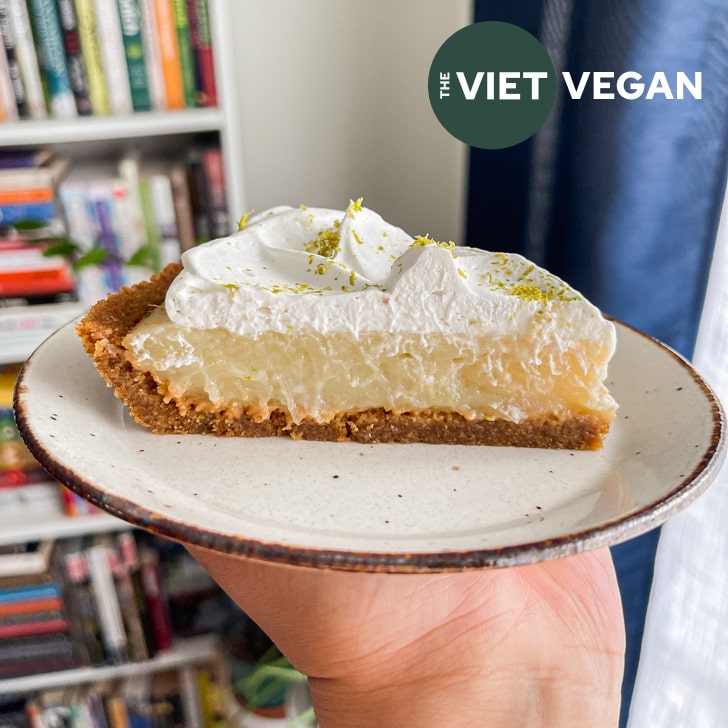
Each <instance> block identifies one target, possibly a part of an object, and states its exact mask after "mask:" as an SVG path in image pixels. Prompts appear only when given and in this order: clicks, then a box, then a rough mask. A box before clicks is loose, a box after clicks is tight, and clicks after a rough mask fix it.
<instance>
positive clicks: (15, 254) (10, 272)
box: [0, 206, 76, 298]
mask: <svg viewBox="0 0 728 728" xmlns="http://www.w3.org/2000/svg"><path fill="white" fill-rule="evenodd" d="M2 209H3V208H2V207H1V206H0V210H2ZM45 250H46V246H45V245H42V244H38V243H29V244H27V245H25V246H24V247H22V248H19V249H16V250H13V249H6V250H3V248H2V245H1V241H0V297H5V298H9V297H20V296H35V295H47V294H56V293H70V292H73V291H75V290H76V279H75V277H74V275H73V269H72V268H71V264H70V263H69V261H68V260H67V259H66V258H65V257H64V256H61V255H55V256H47V255H45Z"/></svg>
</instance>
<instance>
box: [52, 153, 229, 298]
mask: <svg viewBox="0 0 728 728" xmlns="http://www.w3.org/2000/svg"><path fill="white" fill-rule="evenodd" d="M59 198H60V203H61V208H62V211H63V215H64V218H65V221H66V225H67V233H68V237H69V238H70V239H71V240H72V241H73V242H74V243H76V244H78V245H80V246H81V248H82V249H88V248H91V247H92V246H96V247H98V248H101V249H103V250H104V251H105V253H106V259H105V260H104V262H103V264H101V265H96V266H87V267H84V268H83V269H82V270H80V271H79V272H78V276H77V280H78V286H79V295H80V298H81V301H82V303H83V304H84V305H85V306H89V305H91V304H93V303H95V302H96V301H98V300H99V299H101V298H103V297H104V296H106V294H107V293H109V292H113V291H116V290H118V289H119V288H120V287H121V286H122V285H131V284H133V283H135V282H137V281H138V280H140V279H143V278H147V277H148V276H149V274H150V273H151V272H153V271H155V270H159V269H161V268H162V267H164V266H165V265H166V264H167V263H170V262H176V261H179V258H180V253H181V252H183V251H184V250H187V249H188V248H190V247H192V246H194V245H195V244H197V243H198V242H200V241H203V240H209V239H210V238H212V237H220V236H224V235H228V234H230V232H231V224H230V218H229V215H228V210H227V202H226V199H227V198H226V191H225V179H224V173H223V165H222V155H221V151H220V148H219V147H214V146H205V147H199V148H193V149H191V150H190V151H189V152H188V154H187V159H186V161H183V162H179V161H167V160H162V159H160V160H150V159H145V160H144V161H140V160H139V158H138V157H137V156H135V155H132V154H129V155H127V156H125V157H123V158H122V159H121V160H120V161H119V162H118V163H117V162H113V163H109V164H107V165H104V164H100V163H92V164H89V165H77V166H76V167H75V168H74V169H73V170H71V172H70V173H69V174H68V176H67V177H66V178H65V179H64V180H63V182H62V183H61V185H60V187H59Z"/></svg>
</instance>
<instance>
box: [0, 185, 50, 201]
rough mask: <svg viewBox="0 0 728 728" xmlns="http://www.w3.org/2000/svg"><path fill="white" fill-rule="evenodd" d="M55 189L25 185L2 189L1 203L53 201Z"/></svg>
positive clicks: (0, 190) (0, 191)
mask: <svg viewBox="0 0 728 728" xmlns="http://www.w3.org/2000/svg"><path fill="white" fill-rule="evenodd" d="M53 199H54V190H53V189H52V188H51V187H24V188H14V189H7V190H3V189H0V205H19V204H24V203H28V202H53Z"/></svg>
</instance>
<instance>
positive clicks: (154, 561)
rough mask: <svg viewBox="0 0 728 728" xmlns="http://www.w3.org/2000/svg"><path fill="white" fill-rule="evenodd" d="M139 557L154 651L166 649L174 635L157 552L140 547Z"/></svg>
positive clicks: (170, 644)
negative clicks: (152, 631)
mask: <svg viewBox="0 0 728 728" xmlns="http://www.w3.org/2000/svg"><path fill="white" fill-rule="evenodd" d="M139 559H140V567H141V578H142V584H143V587H144V598H145V601H146V604H147V608H148V610H149V616H150V621H151V623H152V627H153V630H154V644H155V648H156V651H161V650H166V649H169V648H170V647H171V646H172V643H173V641H174V637H173V633H172V622H171V619H170V615H169V604H168V603H167V597H166V594H165V592H164V585H163V583H162V575H161V570H160V565H159V552H158V551H156V550H155V549H153V548H150V547H143V548H140V551H139Z"/></svg>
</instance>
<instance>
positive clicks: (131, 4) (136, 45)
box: [118, 0, 152, 111]
mask: <svg viewBox="0 0 728 728" xmlns="http://www.w3.org/2000/svg"><path fill="white" fill-rule="evenodd" d="M118 7H119V19H120V21H121V35H122V38H123V40H124V51H125V53H126V67H127V73H128V75H129V87H130V89H131V101H132V105H133V107H134V111H150V110H151V108H152V98H151V94H150V90H149V79H148V77H147V67H146V61H145V57H144V39H143V38H142V15H141V8H140V7H139V0H118Z"/></svg>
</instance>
